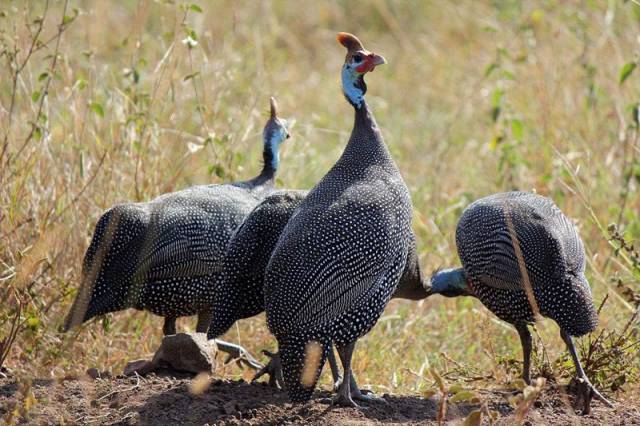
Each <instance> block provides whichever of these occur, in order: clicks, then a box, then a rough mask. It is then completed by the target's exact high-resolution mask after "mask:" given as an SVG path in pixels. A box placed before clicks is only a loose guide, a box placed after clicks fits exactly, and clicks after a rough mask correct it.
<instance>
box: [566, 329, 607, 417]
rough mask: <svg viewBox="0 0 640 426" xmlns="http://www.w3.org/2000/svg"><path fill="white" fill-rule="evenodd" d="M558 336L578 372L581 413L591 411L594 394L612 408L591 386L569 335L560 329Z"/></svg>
mask: <svg viewBox="0 0 640 426" xmlns="http://www.w3.org/2000/svg"><path fill="white" fill-rule="evenodd" d="M560 336H561V337H562V340H564V343H565V344H566V345H567V349H569V353H570V354H571V358H572V359H573V364H574V365H575V366H576V373H577V374H578V379H579V380H580V384H579V387H578V389H579V393H580V394H581V395H582V398H583V399H584V407H583V409H582V414H589V413H590V412H591V399H592V398H593V397H594V396H595V397H596V399H598V400H599V401H600V402H602V403H603V404H604V405H606V406H607V407H609V408H613V404H611V403H610V402H609V401H607V400H606V398H605V397H604V396H602V394H600V392H598V390H597V389H596V388H594V387H593V385H592V384H591V382H590V381H589V378H587V375H586V374H585V372H584V370H583V369H582V364H581V363H580V359H579V358H578V353H577V352H576V348H575V346H574V345H573V340H572V339H571V336H569V334H567V333H566V332H565V331H564V330H562V329H560Z"/></svg>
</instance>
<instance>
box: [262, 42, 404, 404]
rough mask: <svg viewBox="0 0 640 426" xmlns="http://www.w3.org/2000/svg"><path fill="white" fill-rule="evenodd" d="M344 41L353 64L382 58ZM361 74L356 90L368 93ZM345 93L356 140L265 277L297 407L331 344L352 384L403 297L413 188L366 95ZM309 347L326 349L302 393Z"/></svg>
mask: <svg viewBox="0 0 640 426" xmlns="http://www.w3.org/2000/svg"><path fill="white" fill-rule="evenodd" d="M349 37H353V36H349ZM353 39H355V37H353V38H352V39H350V40H353ZM355 40H357V39H355ZM341 42H343V41H342V40H341ZM354 43H355V42H354ZM357 43H358V44H359V42H357ZM343 44H344V45H345V46H346V47H347V48H348V49H349V53H348V56H347V62H346V63H345V67H354V65H358V64H360V63H363V62H364V61H362V60H361V61H356V58H355V55H356V54H357V55H360V57H358V58H357V59H361V57H362V56H363V55H367V54H368V55H369V56H365V58H367V57H368V58H374V55H373V54H369V52H366V51H364V49H363V48H361V45H359V46H355V48H354V49H351V48H350V47H349V46H347V44H346V43H345V42H343ZM380 59H381V58H380V57H377V56H375V60H377V62H370V63H372V64H379V63H382V61H383V59H381V60H380ZM365 60H366V59H365ZM370 61H374V59H370ZM365 64H366V62H365ZM360 68H361V69H362V67H360ZM353 69H355V68H353ZM365 72H366V71H365ZM344 74H345V71H343V75H344ZM362 74H364V72H361V73H360V75H359V76H358V77H356V80H355V85H356V86H357V89H358V91H359V93H361V94H362V96H363V95H364V92H365V90H366V86H365V85H364V81H363V79H362ZM344 84H345V81H344V79H343V86H344ZM347 84H348V83H347ZM344 92H345V95H346V96H347V99H348V100H349V101H350V103H351V104H352V105H353V106H354V108H355V124H354V128H353V132H352V134H351V138H350V139H349V142H348V144H347V146H346V148H345V150H344V152H343V154H342V156H341V157H340V159H339V160H338V162H337V163H336V164H335V165H334V166H333V168H332V169H331V170H330V171H329V172H328V173H327V174H326V175H325V176H324V177H323V178H322V180H321V181H320V182H319V183H318V184H317V185H316V187H315V188H313V189H312V190H311V192H310V193H309V195H308V196H307V198H305V200H304V201H303V202H302V203H301V205H300V207H299V208H298V210H297V211H296V213H295V214H294V216H293V217H292V218H291V220H290V221H289V222H288V224H287V226H286V227H285V229H284V231H283V233H282V235H281V237H280V239H279V241H278V244H277V246H276V248H275V250H274V252H273V255H272V257H271V260H270V261H269V264H268V266H267V272H266V276H265V308H266V312H267V324H268V326H269V329H270V330H271V332H272V333H273V334H274V335H275V336H276V338H277V340H278V347H279V351H280V356H281V360H282V366H283V371H284V380H285V383H286V385H287V389H288V392H289V397H290V398H291V399H292V400H293V401H304V400H308V399H309V398H310V396H311V393H312V392H313V389H314V387H315V383H316V381H317V379H318V376H319V374H320V368H321V366H322V365H323V364H324V361H325V359H326V356H327V352H328V350H329V348H330V347H331V344H332V343H333V344H335V345H336V347H337V348H338V352H339V353H340V355H341V359H342V361H343V366H344V368H345V376H344V377H349V375H348V374H350V358H351V353H352V349H353V344H355V341H356V340H357V339H358V338H359V337H361V336H362V335H364V334H366V333H367V332H368V331H369V330H371V328H372V327H373V325H374V324H375V323H376V321H377V320H378V318H379V317H380V315H381V314H382V311H383V310H384V308H385V306H386V304H387V302H388V301H389V299H390V298H391V296H392V294H393V293H394V292H395V290H396V288H397V286H398V282H399V280H400V277H401V275H402V274H403V271H404V270H405V266H406V263H407V258H408V252H409V247H410V245H411V235H412V231H411V215H412V207H411V199H410V197H409V192H408V190H407V187H406V185H405V184H404V181H403V180H402V177H401V176H400V173H399V171H398V169H397V167H396V165H395V163H394V162H393V159H392V158H391V155H390V154H389V151H388V150H387V148H386V146H385V144H384V142H383V139H382V135H381V134H380V131H379V129H378V126H377V124H376V122H375V120H374V118H373V115H372V114H371V111H370V109H369V107H368V105H367V104H366V102H365V101H364V98H363V97H359V98H357V99H353V98H351V97H350V95H349V94H350V93H353V92H354V91H353V90H346V89H345V90H344ZM310 341H315V342H318V343H320V344H321V349H322V350H321V357H320V360H319V362H318V364H317V365H318V367H319V368H317V369H316V370H315V377H314V378H313V380H311V381H312V383H311V384H310V385H309V386H303V384H302V383H301V374H302V370H303V364H304V357H305V348H306V346H307V344H308V343H309V342H310ZM345 352H346V355H347V356H345ZM342 388H344V389H342ZM342 390H344V392H346V393H347V394H348V392H349V381H348V380H345V381H344V382H343V386H341V390H340V391H339V394H343V392H342ZM349 399H350V398H349ZM351 403H353V402H352V401H351Z"/></svg>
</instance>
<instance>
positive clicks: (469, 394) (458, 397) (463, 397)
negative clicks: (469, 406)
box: [449, 390, 477, 402]
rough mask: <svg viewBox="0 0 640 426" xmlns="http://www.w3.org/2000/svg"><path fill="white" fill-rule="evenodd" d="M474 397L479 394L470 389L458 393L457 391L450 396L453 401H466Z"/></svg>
mask: <svg viewBox="0 0 640 426" xmlns="http://www.w3.org/2000/svg"><path fill="white" fill-rule="evenodd" d="M473 398H477V395H476V393H475V392H473V391H469V390H465V391H460V392H458V393H456V394H455V395H453V396H452V397H451V398H449V401H451V402H465V401H469V400H471V399H473Z"/></svg>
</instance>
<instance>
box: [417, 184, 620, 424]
mask: <svg viewBox="0 0 640 426" xmlns="http://www.w3.org/2000/svg"><path fill="white" fill-rule="evenodd" d="M456 244H457V246H458V254H459V256H460V260H461V262H462V266H463V267H462V268H459V269H447V270H443V271H439V272H437V273H436V274H435V275H434V276H433V277H432V278H431V290H430V291H429V293H430V294H442V295H444V296H447V297H455V296H462V295H470V296H475V297H477V298H478V299H480V301H481V302H482V303H483V304H484V305H485V306H486V307H487V308H488V309H489V310H491V311H492V312H493V313H494V314H496V315H497V316H498V317H499V318H500V319H502V320H504V321H507V322H509V323H511V324H513V325H514V326H515V328H516V330H517V331H518V334H519V335H520V341H521V344H522V350H523V355H524V365H523V372H522V377H523V379H524V381H525V382H526V383H530V373H529V370H530V359H531V334H530V333H529V330H528V328H527V324H530V323H533V322H534V321H535V319H536V317H537V314H538V313H539V314H541V315H543V316H545V317H548V318H551V319H553V320H554V321H555V322H556V323H558V325H559V326H560V335H561V336H562V339H563V340H564V342H565V344H566V345H567V348H568V349H569V353H570V354H571V357H572V359H573V362H574V364H575V366H576V370H577V374H578V378H579V379H580V381H581V385H580V386H581V393H582V395H583V396H584V402H585V405H584V412H585V413H587V412H589V410H590V401H591V398H592V397H593V396H595V397H596V398H597V399H599V400H601V401H602V402H604V403H605V404H607V405H609V406H610V405H611V404H610V403H609V402H608V401H607V400H606V399H605V398H604V397H603V396H602V395H601V394H600V393H599V392H598V391H597V390H596V389H595V388H594V387H593V385H591V383H590V382H589V379H588V378H587V376H586V374H585V372H584V370H583V369H582V365H581V364H580V360H579V358H578V355H577V353H576V350H575V347H574V345H573V341H572V339H571V336H582V335H584V334H587V333H590V332H592V331H593V330H595V328H596V326H597V324H598V316H597V312H596V309H595V307H594V304H593V297H592V296H591V289H590V288H589V283H588V282H587V279H586V277H585V275H584V271H585V254H584V247H583V245H582V241H581V240H580V236H579V235H578V232H577V231H576V229H575V227H574V226H573V225H572V223H571V221H570V220H569V219H568V218H567V217H566V216H565V215H564V214H563V213H562V212H561V211H560V209H558V207H556V205H555V204H554V203H553V202H552V201H551V200H550V199H548V198H545V197H542V196H540V195H536V194H532V193H527V192H507V193H501V194H494V195H491V196H488V197H485V198H482V199H480V200H477V201H475V202H474V203H472V204H471V205H470V206H469V207H467V209H466V210H465V211H464V213H463V214H462V217H461V218H460V221H459V222H458V227H457V229H456ZM524 265H526V269H524V270H522V269H521V268H524Z"/></svg>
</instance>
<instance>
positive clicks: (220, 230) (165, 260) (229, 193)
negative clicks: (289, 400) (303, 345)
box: [64, 98, 289, 367]
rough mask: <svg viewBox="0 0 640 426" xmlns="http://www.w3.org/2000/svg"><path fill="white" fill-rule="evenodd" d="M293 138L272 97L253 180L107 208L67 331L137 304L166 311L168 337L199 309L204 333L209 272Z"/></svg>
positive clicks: (269, 185)
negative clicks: (258, 170)
mask: <svg viewBox="0 0 640 426" xmlns="http://www.w3.org/2000/svg"><path fill="white" fill-rule="evenodd" d="M288 137H289V133H288V131H287V127H286V122H285V121H284V120H282V119H281V118H279V117H278V115H277V105H276V102H275V99H274V98H271V116H270V117H269V120H268V122H267V124H266V126H265V128H264V132H263V139H264V151H263V159H264V165H263V168H262V171H261V173H260V174H259V175H258V176H256V177H255V178H254V179H251V180H249V181H244V182H236V183H229V184H219V185H199V186H194V187H191V188H188V189H184V190H181V191H178V192H173V193H169V194H165V195H162V196H160V197H158V198H156V199H154V200H152V201H149V202H144V203H126V204H120V205H116V206H114V207H112V208H111V209H109V210H107V212H106V213H104V214H103V215H102V217H101V218H100V220H99V221H98V223H97V225H96V229H95V233H94V236H93V239H92V241H91V244H90V246H89V248H88V249H87V252H86V254H85V258H84V262H83V268H82V282H81V286H80V289H79V291H78V295H77V296H76V300H75V301H74V303H73V306H72V308H71V311H70V313H69V315H68V316H67V319H66V321H65V325H64V328H65V330H68V329H70V328H71V327H73V326H75V325H78V324H80V323H83V322H85V321H87V320H89V319H91V318H93V317H95V316H99V315H103V314H106V313H109V312H115V311H119V310H123V309H127V308H135V309H139V310H148V311H151V312H152V313H154V314H156V315H160V316H163V317H164V318H165V321H164V327H163V332H164V334H165V335H167V334H175V332H176V326H175V322H176V318H177V317H180V316H190V315H195V314H198V324H197V331H198V332H202V333H205V332H206V331H207V328H208V326H209V323H210V309H209V306H210V304H211V297H212V292H211V286H210V284H209V282H210V279H209V278H210V277H211V276H213V275H216V274H217V273H218V271H219V269H220V260H221V258H222V256H223V254H224V250H225V247H226V244H227V242H228V240H229V238H230V237H231V235H232V234H233V232H234V231H235V229H236V228H237V227H238V226H239V225H240V224H241V223H242V220H243V219H244V218H245V217H246V215H247V214H248V213H249V212H250V211H251V209H253V207H255V205H256V204H258V203H259V202H260V201H261V200H262V199H263V198H264V197H265V196H267V195H268V194H269V193H271V192H272V191H273V190H274V179H275V175H276V171H277V169H278V165H279V149H280V146H281V144H282V142H284V140H285V139H287V138H288ZM218 343H219V345H218V347H219V349H221V350H225V351H228V352H229V353H232V354H238V353H239V352H238V350H239V347H237V346H235V345H230V344H227V343H225V342H218ZM253 366H254V367H257V366H258V365H253Z"/></svg>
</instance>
